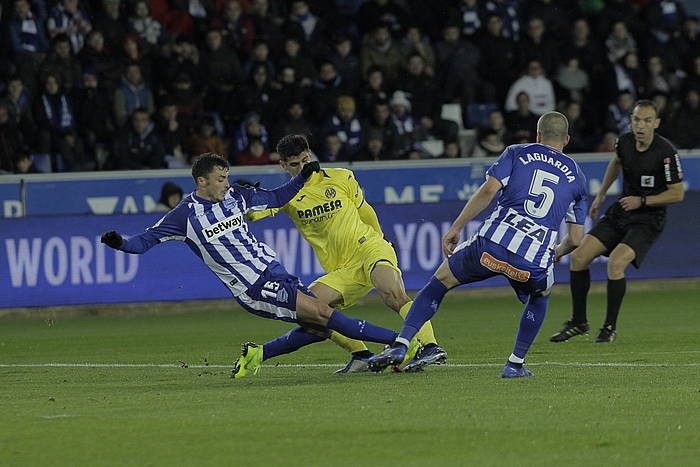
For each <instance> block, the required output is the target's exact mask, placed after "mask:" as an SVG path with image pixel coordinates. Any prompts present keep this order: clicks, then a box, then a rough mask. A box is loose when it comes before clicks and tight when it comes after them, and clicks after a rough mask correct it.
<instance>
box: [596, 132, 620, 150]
mask: <svg viewBox="0 0 700 467" xmlns="http://www.w3.org/2000/svg"><path fill="white" fill-rule="evenodd" d="M616 144H617V133H615V132H614V131H606V132H605V133H604V134H603V137H602V138H601V140H600V143H598V146H596V149H595V152H615V145H616Z"/></svg>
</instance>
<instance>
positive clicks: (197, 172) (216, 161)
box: [192, 152, 229, 183]
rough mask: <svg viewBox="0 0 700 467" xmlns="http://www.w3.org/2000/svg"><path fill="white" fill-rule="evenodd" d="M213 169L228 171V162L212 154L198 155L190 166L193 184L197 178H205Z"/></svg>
mask: <svg viewBox="0 0 700 467" xmlns="http://www.w3.org/2000/svg"><path fill="white" fill-rule="evenodd" d="M215 167H221V168H222V169H228V167H229V165H228V161H227V160H226V159H225V158H224V157H222V156H220V155H218V154H214V153H213V152H205V153H203V154H200V155H199V156H198V157H197V158H196V159H195V160H194V163H193V164H192V178H194V181H195V183H196V182H197V178H198V177H204V178H206V177H207V175H209V174H210V173H212V171H213V170H214V168H215Z"/></svg>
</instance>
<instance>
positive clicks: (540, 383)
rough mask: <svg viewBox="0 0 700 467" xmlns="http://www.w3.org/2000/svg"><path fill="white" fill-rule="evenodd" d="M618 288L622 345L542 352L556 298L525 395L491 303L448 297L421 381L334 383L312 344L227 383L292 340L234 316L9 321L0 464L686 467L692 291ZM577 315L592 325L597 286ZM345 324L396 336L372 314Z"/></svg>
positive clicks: (0, 392)
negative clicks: (253, 359)
mask: <svg viewBox="0 0 700 467" xmlns="http://www.w3.org/2000/svg"><path fill="white" fill-rule="evenodd" d="M674 284H675V285H674ZM629 289H630V291H629V293H628V296H627V297H626V299H625V302H624V304H623V310H622V314H621V319H620V322H619V325H618V330H619V336H618V340H617V341H616V342H614V343H613V344H595V343H593V338H594V337H595V333H594V332H593V331H592V332H591V334H590V335H588V336H585V337H578V338H575V339H572V340H571V341H570V342H567V343H563V344H553V343H550V342H548V338H549V336H550V335H551V334H552V333H553V332H554V331H555V330H557V329H558V328H559V327H560V325H561V323H562V322H563V321H564V320H565V319H566V318H567V316H568V313H569V306H570V299H569V297H568V293H567V291H566V289H565V288H559V290H558V291H557V293H556V294H555V296H554V297H553V299H552V301H551V306H550V312H549V316H548V317H547V319H546V321H545V324H544V326H543V329H542V332H541V334H540V336H539V337H538V339H537V341H536V342H535V344H534V345H533V348H532V350H531V352H530V355H529V356H528V360H527V362H528V367H529V368H530V369H531V370H532V371H533V372H534V373H535V377H533V378H526V379H522V380H502V379H500V378H499V375H500V369H501V366H502V364H503V362H504V361H505V359H506V358H507V356H508V355H509V354H510V352H511V350H512V344H513V339H514V336H515V331H516V329H517V325H518V319H519V315H520V310H521V306H520V304H519V302H517V300H516V299H515V297H514V296H512V295H511V294H510V293H509V292H508V293H506V292H503V291H501V292H499V291H491V292H479V291H473V292H466V293H452V294H449V295H448V296H447V298H446V300H445V302H444V304H443V306H442V308H441V310H440V312H439V313H438V315H437V316H436V318H435V319H434V321H433V324H434V327H435V329H436V333H437V335H438V338H439V340H440V343H441V345H443V346H444V347H445V348H446V349H447V351H448V352H449V355H450V358H449V362H450V363H451V364H453V365H449V366H446V367H429V368H428V369H427V370H426V371H425V372H423V373H418V374H368V373H363V374H355V375H335V374H333V370H334V369H336V368H337V367H336V366H333V364H336V363H337V364H339V365H340V364H342V363H343V362H344V361H345V360H346V358H347V356H346V354H344V353H343V351H342V350H340V349H339V348H337V347H336V346H334V345H333V344H332V343H330V342H324V343H321V344H315V345H313V346H310V347H307V348H305V349H302V350H301V351H299V352H297V353H295V354H291V355H286V356H283V357H280V358H276V359H273V360H272V361H269V362H266V363H267V364H268V365H267V366H265V367H263V369H262V370H261V372H260V374H259V375H257V376H256V377H252V378H248V379H242V380H233V379H230V378H229V368H228V365H230V363H231V362H232V361H233V360H234V359H235V357H236V356H237V354H238V352H239V344H240V343H241V342H243V341H246V340H254V341H256V342H259V343H262V342H265V341H266V340H268V339H270V338H273V337H275V336H277V335H279V334H281V333H283V332H286V331H287V330H288V329H289V325H287V324H285V323H280V322H274V321H268V320H263V319H259V318H257V317H254V316H252V315H249V314H248V313H245V312H244V311H242V310H241V309H240V308H239V307H238V306H236V305H235V304H234V302H225V303H224V302H218V301H217V302H200V303H198V304H196V305H195V307H197V308H200V309H201V311H198V312H187V313H185V312H179V313H178V312H174V313H173V312H168V313H165V312H164V313H124V314H120V313H108V314H103V313H100V314H85V313H83V314H82V315H79V316H68V315H67V314H63V315H62V314H61V312H56V313H53V314H52V315H51V316H50V317H48V316H47V315H46V314H44V315H43V316H42V317H41V318H17V317H16V316H14V315H8V316H4V317H2V318H0V465H12V466H17V465H28V466H39V465H47V466H48V465H80V466H82V465H86V466H99V465H137V466H143V465H154V466H161V465H163V466H165V465H167V466H170V465H192V466H198V465H231V466H315V465H319V466H431V467H437V466H453V465H454V466H462V465H463V466H485V465H497V466H500V465H533V466H546V465H566V466H570V465H614V466H619V465H635V466H644V465H650V466H651V465H653V466H658V465H669V466H678V465H697V458H698V453H699V452H700V451H699V449H700V448H699V447H698V446H699V444H698V440H699V439H700V435H699V434H700V345H699V343H700V337H698V336H700V332H699V331H700V317H699V316H698V314H697V313H698V304H700V291H698V290H697V289H698V288H697V283H693V282H690V283H686V284H685V285H680V286H679V285H678V282H665V283H663V284H656V285H654V284H652V285H651V286H649V285H647V286H641V287H640V286H637V285H635V283H634V282H633V283H631V284H630V287H629ZM161 306H162V305H161ZM152 307H153V305H149V306H145V308H152ZM164 307H165V308H168V309H174V310H175V311H177V310H184V309H186V308H187V309H189V308H192V307H193V306H192V305H191V304H190V305H188V306H187V307H185V306H180V305H177V304H172V305H165V306H164ZM114 308H115V307H110V309H114ZM116 308H119V307H116ZM589 309H590V310H591V311H590V319H591V325H592V327H594V326H595V327H598V326H600V325H601V323H602V319H603V311H602V310H603V309H604V295H603V294H602V293H600V287H597V288H596V289H595V290H594V292H593V293H592V294H591V296H590V298H589ZM350 312H351V314H353V315H355V316H360V317H363V318H367V319H369V320H371V321H374V322H376V323H378V324H383V325H387V326H390V327H392V328H398V326H399V321H398V318H397V317H396V315H394V314H393V313H391V312H389V311H388V310H386V309H385V308H383V306H381V305H380V304H379V303H378V302H377V300H376V298H371V299H368V300H367V301H366V302H365V303H364V304H362V305H360V306H358V307H356V308H354V309H352V310H350ZM377 348H378V346H372V349H375V350H376V349H377ZM180 362H182V363H180ZM48 363H61V364H78V363H89V364H161V365H172V366H169V367H166V366H152V367H147V366H121V367H112V366H53V367H52V366H46V365H45V364H48ZM183 363H184V364H183ZM577 363H581V364H596V365H576V364H577ZM30 364H39V365H42V366H30ZM224 365H226V367H223V366H224ZM275 365H277V366H275ZM185 366H186V367H185Z"/></svg>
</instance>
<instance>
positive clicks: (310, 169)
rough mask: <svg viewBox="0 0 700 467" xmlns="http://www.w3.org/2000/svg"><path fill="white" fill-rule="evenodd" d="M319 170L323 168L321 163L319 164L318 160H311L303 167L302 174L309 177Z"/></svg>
mask: <svg viewBox="0 0 700 467" xmlns="http://www.w3.org/2000/svg"><path fill="white" fill-rule="evenodd" d="M319 170H321V164H319V163H318V161H311V162H308V163H306V164H304V167H302V169H301V176H302V177H304V178H306V179H308V178H309V177H310V176H311V174H312V173H314V172H318V171H319Z"/></svg>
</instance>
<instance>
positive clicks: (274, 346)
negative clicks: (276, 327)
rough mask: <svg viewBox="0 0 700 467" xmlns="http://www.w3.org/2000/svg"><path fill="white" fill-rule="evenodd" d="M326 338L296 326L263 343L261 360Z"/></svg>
mask: <svg viewBox="0 0 700 467" xmlns="http://www.w3.org/2000/svg"><path fill="white" fill-rule="evenodd" d="M323 340H326V338H325V337H319V336H317V335H314V334H311V333H309V332H306V331H304V328H302V327H301V326H297V327H295V328H294V329H292V330H291V331H289V332H288V333H287V334H285V335H284V336H280V337H278V338H277V339H275V340H272V341H270V342H267V343H266V344H264V345H263V360H267V359H268V358H272V357H276V356H278V355H284V354H286V353H290V352H294V351H295V350H297V349H300V348H302V347H304V346H305V345H309V344H313V343H314V342H321V341H323Z"/></svg>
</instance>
